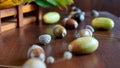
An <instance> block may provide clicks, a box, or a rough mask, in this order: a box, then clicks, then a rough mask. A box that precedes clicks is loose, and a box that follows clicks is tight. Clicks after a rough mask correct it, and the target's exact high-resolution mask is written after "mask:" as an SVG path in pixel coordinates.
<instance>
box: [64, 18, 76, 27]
mask: <svg viewBox="0 0 120 68" xmlns="http://www.w3.org/2000/svg"><path fill="white" fill-rule="evenodd" d="M64 26H65V27H66V28H68V29H76V28H77V27H78V23H77V21H76V20H74V19H68V20H67V21H65V22H64Z"/></svg>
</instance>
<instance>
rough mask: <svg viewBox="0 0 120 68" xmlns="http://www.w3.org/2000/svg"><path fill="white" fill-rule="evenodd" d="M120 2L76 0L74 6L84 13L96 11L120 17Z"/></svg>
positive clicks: (114, 0) (115, 0) (116, 0)
mask: <svg viewBox="0 0 120 68" xmlns="http://www.w3.org/2000/svg"><path fill="white" fill-rule="evenodd" d="M119 4H120V0H75V3H74V5H76V6H77V7H80V8H81V9H82V10H84V11H90V10H91V9H96V10H98V11H109V12H111V13H112V14H115V15H116V16H120V5H119Z"/></svg>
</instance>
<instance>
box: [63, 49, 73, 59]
mask: <svg viewBox="0 0 120 68" xmlns="http://www.w3.org/2000/svg"><path fill="white" fill-rule="evenodd" d="M63 56H64V59H68V60H69V59H71V58H72V53H71V52H70V51H66V52H64V55H63Z"/></svg>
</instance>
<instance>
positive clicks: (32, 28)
mask: <svg viewBox="0 0 120 68" xmlns="http://www.w3.org/2000/svg"><path fill="white" fill-rule="evenodd" d="M64 16H65V14H63V16H62V17H64ZM100 17H108V18H112V19H113V20H114V21H115V27H114V28H113V29H112V30H110V31H98V30H96V31H95V32H94V34H93V36H94V37H95V38H96V39H98V41H99V43H100V44H99V48H98V49H97V51H95V52H94V53H92V54H89V55H77V56H76V55H73V58H72V59H71V60H64V59H63V53H64V52H65V51H67V46H68V44H69V43H70V42H71V41H72V40H74V39H75V33H76V31H79V30H80V29H82V28H84V27H85V25H87V24H90V25H91V20H92V19H93V17H91V15H90V13H86V19H85V21H84V22H83V23H80V24H79V27H78V28H77V29H74V30H67V32H68V34H67V36H66V37H65V38H62V39H52V42H51V43H50V44H49V45H46V46H43V45H42V47H43V48H44V50H45V53H46V57H48V56H53V57H54V58H55V63H54V64H46V65H47V68H119V67H120V19H119V18H118V17H116V16H114V15H112V14H111V13H109V12H100ZM58 24H60V22H59V23H58ZM53 26H54V25H45V24H43V23H40V24H39V25H38V24H36V23H32V24H30V25H26V26H24V27H22V28H20V29H18V28H16V29H12V30H9V31H7V32H3V33H2V34H1V35H0V66H1V67H10V66H21V65H22V64H23V63H24V62H25V61H26V60H27V59H28V58H27V51H28V48H29V47H31V45H32V44H39V40H38V37H39V35H41V34H45V33H51V30H52V27H53Z"/></svg>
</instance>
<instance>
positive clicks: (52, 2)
mask: <svg viewBox="0 0 120 68" xmlns="http://www.w3.org/2000/svg"><path fill="white" fill-rule="evenodd" d="M46 1H47V2H49V3H50V4H52V5H54V6H58V4H57V3H56V1H55V0H46Z"/></svg>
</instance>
